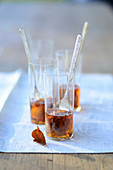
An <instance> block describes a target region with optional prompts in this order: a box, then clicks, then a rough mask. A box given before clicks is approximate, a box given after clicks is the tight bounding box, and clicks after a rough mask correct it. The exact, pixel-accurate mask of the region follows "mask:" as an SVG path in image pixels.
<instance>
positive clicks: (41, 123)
mask: <svg viewBox="0 0 113 170" xmlns="http://www.w3.org/2000/svg"><path fill="white" fill-rule="evenodd" d="M31 122H32V123H33V124H37V125H45V122H43V121H36V120H34V119H31Z"/></svg>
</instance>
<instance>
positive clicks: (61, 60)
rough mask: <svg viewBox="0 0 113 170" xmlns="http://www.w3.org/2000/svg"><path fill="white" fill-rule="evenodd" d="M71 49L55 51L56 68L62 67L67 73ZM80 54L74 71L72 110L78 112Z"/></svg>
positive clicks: (79, 106)
mask: <svg viewBox="0 0 113 170" xmlns="http://www.w3.org/2000/svg"><path fill="white" fill-rule="evenodd" d="M72 55H73V50H72V49H62V50H59V51H56V60H57V64H58V68H64V69H65V73H67V74H68V73H69V68H70V65H71V60H72ZM81 59H82V57H81V54H79V56H78V58H77V62H76V65H75V72H74V110H75V111H76V112H79V111H80V110H81V104H80V78H81V66H82V62H81Z"/></svg>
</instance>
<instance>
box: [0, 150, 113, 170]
mask: <svg viewBox="0 0 113 170" xmlns="http://www.w3.org/2000/svg"><path fill="white" fill-rule="evenodd" d="M7 169H8V170H15V169H16V170H25V169H27V170H31V169H32V170H37V169H38V170H46V169H48V170H51V169H52V170H60V169H62V170H64V169H65V170H68V169H71V170H75V169H77V170H112V169H113V154H8V153H1V154H0V170H7Z"/></svg>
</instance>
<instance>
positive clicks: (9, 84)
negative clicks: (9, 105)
mask: <svg viewBox="0 0 113 170" xmlns="http://www.w3.org/2000/svg"><path fill="white" fill-rule="evenodd" d="M21 73H22V71H21V70H16V71H14V72H9V73H7V72H6V73H4V72H1V73H0V112H1V110H2V108H3V106H4V103H5V101H6V100H7V98H8V96H9V94H10V92H11V91H12V89H13V88H14V86H15V84H16V83H17V81H18V80H19V78H20V75H21Z"/></svg>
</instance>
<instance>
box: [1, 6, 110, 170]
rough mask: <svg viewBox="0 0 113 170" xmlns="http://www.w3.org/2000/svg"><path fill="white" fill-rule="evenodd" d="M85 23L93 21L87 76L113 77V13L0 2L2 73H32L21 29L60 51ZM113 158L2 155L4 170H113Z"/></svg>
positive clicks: (85, 52) (105, 8) (86, 50)
mask: <svg viewBox="0 0 113 170" xmlns="http://www.w3.org/2000/svg"><path fill="white" fill-rule="evenodd" d="M84 21H88V22H89V28H88V32H87V37H86V41H85V45H84V49H83V72H84V73H86V72H87V73H113V11H112V9H111V8H110V7H109V6H107V5H106V4H103V3H89V4H85V5H78V4H56V3H53V4H51V3H49V4H41V3H40V4H33V3H23V4H22V3H20V4H17V3H15V4H8V3H6V4H4V3H1V4H0V71H12V70H15V69H17V68H22V69H25V70H27V59H26V56H25V52H24V49H23V45H22V42H21V38H20V35H19V31H18V28H20V27H23V26H24V27H25V28H26V29H27V30H28V31H29V32H30V33H31V35H32V37H33V38H37V39H38V38H52V39H54V40H55V43H56V44H55V50H58V49H62V48H73V46H74V42H75V37H76V35H77V34H78V33H81V30H82V27H83V23H84ZM112 167H113V154H16V153H15V154H11V153H0V170H6V169H8V170H15V169H16V170H23V169H28V170H31V169H32V170H34V169H41V170H44V169H48V170H49V169H54V170H55V169H62V170H63V169H65V170H66V169H69V168H71V169H77V170H79V169H83V170H88V169H91V170H93V169H94V170H95V169H97V170H98V169H102V170H103V169H109V170H110V169H113V168H112Z"/></svg>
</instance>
